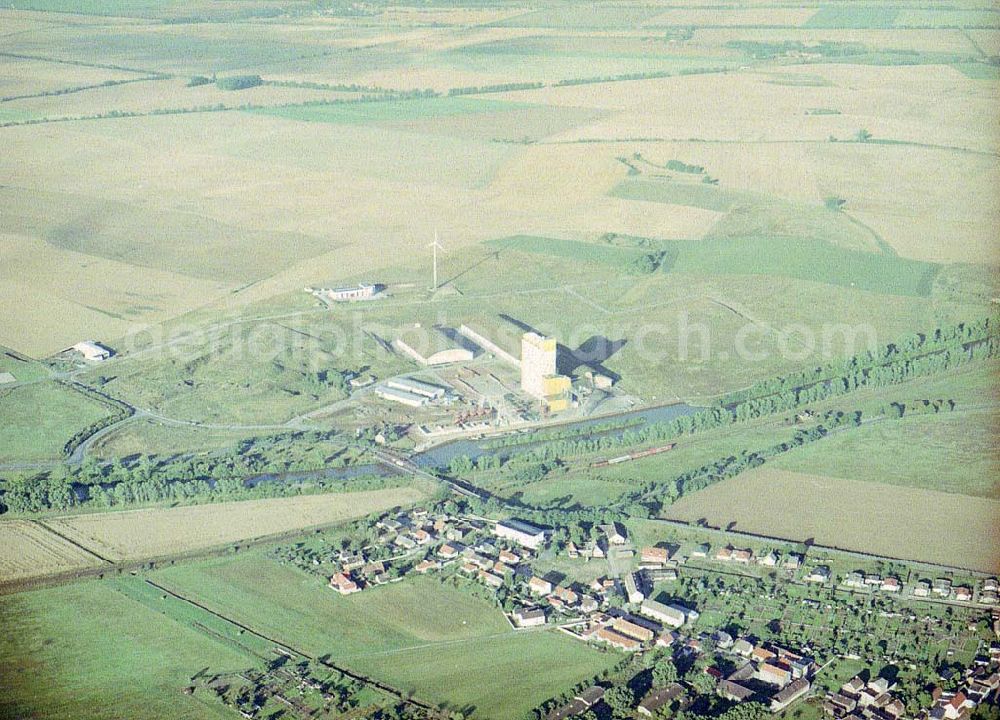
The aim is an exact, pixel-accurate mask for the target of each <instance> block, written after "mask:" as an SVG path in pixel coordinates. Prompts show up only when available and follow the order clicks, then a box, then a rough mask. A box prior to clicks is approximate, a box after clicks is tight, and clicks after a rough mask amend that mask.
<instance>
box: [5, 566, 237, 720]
mask: <svg viewBox="0 0 1000 720" xmlns="http://www.w3.org/2000/svg"><path fill="white" fill-rule="evenodd" d="M0 625H2V626H3V628H4V631H3V632H2V633H0V666H2V667H3V672H2V673H0V717H5V718H26V717H31V718H34V719H35V720H49V719H52V720H61V719H63V718H68V717H72V718H75V719H76V720H105V719H106V718H111V717H120V718H126V717H130V718H138V717H163V718H167V717H169V718H171V719H172V720H206V719H210V718H219V719H223V720H224V719H225V718H227V717H230V715H229V714H228V713H226V712H224V711H223V710H222V708H221V706H218V707H216V706H210V705H205V704H202V703H201V702H200V700H198V699H195V698H193V697H191V696H188V695H185V694H183V693H182V692H181V691H182V689H183V688H184V686H185V685H187V684H188V681H189V679H190V677H191V676H192V675H194V674H195V673H197V672H198V671H199V670H201V669H202V668H205V667H211V668H213V669H215V670H219V671H236V670H241V669H243V668H245V667H248V666H250V665H251V664H252V659H251V658H250V657H248V656H247V655H245V654H244V653H241V652H238V651H236V650H234V649H232V648H231V647H230V646H227V645H224V644H221V643H219V642H217V641H215V640H213V639H210V638H208V637H207V636H205V635H203V634H201V633H200V632H198V631H196V630H194V629H193V628H191V627H188V626H186V625H185V624H182V623H178V622H175V621H173V620H170V619H168V618H165V617H164V616H163V615H161V614H160V613H158V612H155V611H153V610H150V609H149V608H147V607H144V606H143V605H141V604H139V603H137V602H135V601H133V600H131V599H130V598H128V597H126V596H125V595H122V594H121V593H119V592H117V591H116V590H114V589H113V588H112V587H111V585H110V584H107V583H101V582H86V583H80V584H77V585H69V586H64V587H58V588H53V589H49V590H37V591H33V592H27V593H21V594H19V595H11V596H6V597H0ZM126 690H127V691H126Z"/></svg>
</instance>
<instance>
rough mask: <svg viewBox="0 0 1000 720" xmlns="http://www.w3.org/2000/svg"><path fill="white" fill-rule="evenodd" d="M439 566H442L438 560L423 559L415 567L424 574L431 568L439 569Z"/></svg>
mask: <svg viewBox="0 0 1000 720" xmlns="http://www.w3.org/2000/svg"><path fill="white" fill-rule="evenodd" d="M439 567H441V563H439V562H438V561H437V560H421V561H420V562H418V563H417V564H416V566H415V567H414V568H413V569H414V571H415V572H418V573H420V574H421V575H424V574H426V573H429V572H430V571H431V570H437V569H438V568H439Z"/></svg>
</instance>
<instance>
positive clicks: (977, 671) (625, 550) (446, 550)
mask: <svg viewBox="0 0 1000 720" xmlns="http://www.w3.org/2000/svg"><path fill="white" fill-rule="evenodd" d="M560 530H561V529H559V528H556V529H551V528H544V527H540V526H538V525H535V524H533V523H531V522H528V521H525V520H520V519H516V518H515V519H504V520H491V519H489V518H487V517H483V516H480V515H475V514H471V513H464V512H461V511H458V510H457V509H456V508H455V507H454V502H453V501H449V502H446V503H443V504H441V505H438V506H435V507H434V508H432V509H426V508H417V509H412V510H409V511H403V512H394V513H387V514H383V515H381V516H378V517H374V518H371V519H369V520H368V521H364V522H363V523H361V524H360V526H359V528H358V533H357V534H359V535H360V536H363V538H364V541H363V542H360V541H359V542H357V543H349V542H347V541H342V543H341V547H340V548H338V549H334V550H332V551H328V552H327V553H326V554H324V553H316V552H312V551H306V550H304V549H303V548H300V549H299V550H298V551H289V550H285V551H284V554H283V555H282V557H283V558H284V559H287V560H292V561H293V562H295V563H296V564H299V565H300V566H302V567H303V568H304V569H307V570H310V571H311V572H316V571H321V570H322V568H323V567H327V566H332V567H334V568H335V570H336V571H335V572H333V573H332V574H331V575H330V576H329V581H328V584H329V587H330V588H331V590H332V591H334V592H335V593H337V594H338V595H352V594H355V593H365V592H378V587H379V586H380V585H384V584H387V583H393V582H401V581H404V580H405V578H406V577H407V576H408V575H410V574H416V575H438V576H439V577H440V578H441V581H442V582H445V581H447V582H451V583H456V584H458V585H459V586H461V587H466V588H468V589H469V590H470V591H471V592H475V593H477V594H481V595H482V596H483V597H487V598H490V599H491V600H492V601H493V602H494V603H495V604H496V605H497V606H498V607H499V608H500V609H501V610H502V611H503V612H504V614H505V617H506V618H507V620H508V622H509V623H510V626H511V628H512V629H513V630H515V631H518V632H533V631H544V630H550V631H554V632H559V633H563V634H566V635H568V636H571V637H573V638H576V639H577V640H579V641H580V642H585V643H591V644H593V645H595V646H597V647H604V648H606V649H607V651H609V652H617V653H621V654H622V656H623V657H625V658H628V657H631V658H633V659H634V660H636V661H637V662H640V663H643V662H661V661H662V659H664V658H666V659H669V662H670V663H672V664H674V665H676V667H678V668H681V669H688V674H687V675H686V676H685V677H686V678H687V682H686V683H685V684H681V683H679V682H671V683H669V684H667V685H666V686H661V687H657V686H655V685H654V686H653V687H650V688H649V689H648V691H647V692H645V693H644V694H643V695H642V696H641V697H636V698H635V700H636V702H635V711H636V712H637V713H639V715H641V716H650V717H652V716H657V717H659V716H666V715H663V713H667V712H668V709H669V708H673V709H674V710H677V709H679V708H683V707H686V706H687V705H688V704H690V703H692V702H693V701H694V699H695V696H697V695H698V693H704V692H705V691H706V690H708V691H709V692H710V693H712V694H713V695H714V696H716V697H717V698H720V699H721V700H723V701H726V702H729V703H736V704H740V703H755V704H760V705H762V706H764V707H766V708H768V709H769V710H770V712H772V713H782V712H783V711H785V710H786V709H787V708H789V707H790V706H793V705H796V704H797V703H798V702H799V701H800V700H802V699H803V698H806V697H810V696H811V697H814V698H816V699H817V701H818V699H819V698H822V708H823V710H824V711H825V712H826V713H827V714H829V715H830V716H832V717H834V718H836V719H837V720H901V719H902V718H927V719H928V720H931V719H933V720H960V718H966V717H968V716H969V715H970V713H971V711H972V710H973V709H974V708H975V707H977V706H978V704H980V703H982V702H986V701H989V699H990V698H994V697H995V694H996V692H997V689H998V686H1000V675H998V674H997V661H998V660H1000V644H997V643H996V642H993V643H992V646H990V647H988V648H984V649H983V652H982V653H979V654H977V656H976V657H977V662H976V663H975V664H974V665H973V666H971V667H968V668H965V669H964V670H963V671H962V672H961V673H959V675H960V678H959V677H950V678H949V680H950V682H949V683H945V684H947V685H949V686H954V685H955V682H956V681H957V680H959V679H961V682H962V683H963V684H962V687H960V688H959V687H955V688H954V689H952V690H947V691H946V690H943V689H942V688H940V687H939V688H938V692H937V693H936V695H935V696H934V697H933V701H932V702H931V703H929V704H928V706H927V707H923V708H922V709H920V711H919V712H913V711H912V709H913V707H914V702H913V700H912V699H910V701H909V703H907V702H906V701H905V700H904V699H902V698H901V697H900V696H899V695H898V694H897V693H894V689H895V688H896V684H895V683H894V682H891V681H890V680H888V679H886V678H882V677H873V678H862V677H855V678H853V679H851V680H850V681H849V682H847V683H845V684H843V686H842V687H841V686H839V685H838V686H837V687H836V688H830V687H829V681H823V682H821V680H823V678H822V677H821V676H822V674H823V671H824V669H825V668H826V666H827V665H829V663H830V662H832V660H833V657H831V654H830V652H829V650H827V649H824V648H820V647H815V648H811V647H809V646H801V645H797V644H792V643H791V642H788V643H786V642H784V641H783V640H781V639H780V638H775V637H771V638H767V639H764V638H758V637H755V636H754V635H753V634H750V633H742V634H741V633H739V632H737V631H736V630H737V628H736V626H734V624H733V623H730V622H726V618H721V619H720V620H717V621H714V622H711V623H705V622H699V618H700V617H701V614H702V612H703V611H705V610H707V608H706V607H704V606H702V607H699V604H698V603H697V602H691V601H690V600H684V599H681V596H683V595H684V593H683V592H681V591H680V590H677V591H674V590H672V589H671V588H673V587H675V586H678V585H679V584H681V583H682V582H683V581H684V580H685V579H686V578H690V580H689V581H693V579H694V578H696V577H697V578H699V579H698V581H697V582H698V583H700V585H699V587H700V586H701V585H705V582H706V581H705V580H704V578H705V577H707V575H706V573H709V572H711V571H712V570H710V569H714V572H716V573H718V574H719V576H720V577H728V576H732V574H733V573H736V572H739V570H743V571H745V572H750V571H753V572H762V573H771V574H772V575H771V576H772V577H777V578H778V579H779V580H780V581H781V582H782V583H786V584H788V585H789V586H794V587H795V588H799V589H802V590H803V592H805V593H807V594H805V595H803V596H802V598H801V600H799V601H798V602H799V603H801V605H802V606H803V607H804V609H806V610H809V609H811V608H815V609H816V610H817V611H821V610H822V608H823V607H824V606H825V607H826V608H829V607H830V604H829V601H828V600H823V599H822V598H823V597H824V594H826V596H829V593H830V592H843V593H848V594H849V595H850V596H852V597H858V598H859V601H860V602H865V598H866V597H870V598H875V597H877V596H881V597H883V598H885V600H886V601H887V602H888V601H889V599H890V598H898V599H904V598H905V600H906V601H907V602H913V603H922V604H930V605H931V606H934V607H935V609H936V606H939V605H940V606H943V607H945V609H946V610H947V611H948V612H950V611H951V610H950V609H951V608H959V607H962V608H972V607H975V608H979V609H983V610H985V609H988V608H990V607H994V608H995V606H996V603H997V600H996V594H997V580H996V578H993V577H982V578H980V579H979V582H978V584H976V585H973V584H972V583H971V582H970V583H965V582H963V583H962V584H955V583H953V582H952V579H951V578H947V577H920V578H919V579H917V580H915V581H914V580H913V579H912V576H908V579H909V581H908V582H904V579H903V578H901V577H899V576H897V575H894V574H879V573H876V572H872V571H870V570H861V569H856V570H849V571H844V572H839V571H837V572H835V571H834V570H832V569H831V567H830V564H821V563H818V562H816V561H812V560H810V558H809V557H808V556H807V553H803V552H790V551H787V549H785V548H782V549H778V548H773V549H764V550H762V551H760V552H755V550H754V549H751V548H748V547H746V548H744V547H734V546H733V545H732V544H729V543H727V544H722V545H717V546H715V547H713V546H712V544H710V543H707V542H698V541H691V542H688V543H678V542H660V543H657V544H655V545H644V546H642V547H640V548H639V549H638V550H636V549H635V547H634V546H633V544H632V539H631V538H630V536H629V532H628V530H627V529H626V527H625V526H624V525H623V524H621V523H618V522H609V523H601V524H597V525H595V526H594V527H592V528H590V529H589V532H588V533H586V534H585V535H586V537H587V538H588V539H587V540H585V541H584V542H580V543H577V542H573V541H567V540H566V539H565V538H566V535H565V533H563V532H560ZM553 557H555V558H556V559H557V560H558V563H559V564H560V566H564V563H565V562H577V563H586V564H588V567H591V568H593V567H604V566H602V565H600V563H603V564H605V565H606V570H607V572H603V573H601V574H599V575H598V576H597V577H595V578H594V579H593V580H591V581H589V582H582V581H579V580H574V579H570V578H569V577H566V576H565V574H563V573H560V572H555V571H552V570H551V569H550V568H551V566H552V564H553V560H552V558H553ZM591 563H598V565H590V564H591ZM738 569H739V570H738ZM590 574H593V573H592V572H591V573H590ZM324 577H325V576H324ZM712 590H713V589H712V588H711V587H707V588H706V591H705V592H706V593H708V594H707V595H705V597H709V596H711V595H713V594H714V595H716V596H717V595H720V594H721V595H726V594H728V593H729V592H731V591H729V590H723V591H722V592H721V593H719V592H718V591H715V593H713V592H712ZM810 591H811V592H812V595H809V594H808V592H810ZM709 612H710V613H711V614H712V615H717V614H718V610H709ZM882 614H883V615H887V616H889V615H895V616H901V614H900V613H898V612H897V613H888V612H886V611H882ZM909 617H910V618H911V619H916V615H912V613H911V615H910V616H909ZM993 617H994V621H993V622H994V636H995V637H1000V635H996V632H997V630H1000V619H998V616H997V614H996V612H995V610H994V616H993ZM924 620H927V621H928V622H931V621H932V618H931V616H930V615H928V616H926V617H925V618H924ZM727 628H728V629H727ZM855 657H856V656H855ZM642 658H649V659H647V660H643V659H642ZM657 658H659V660H656V659H657ZM983 658H985V662H982V660H983ZM691 668H694V669H695V670H690V669H691ZM692 672H695V673H698V674H699V675H698V677H699V678H700V677H701V676H702V675H703V676H705V677H706V678H707V679H708V680H707V681H705V682H702V683H696V686H695V688H692V687H691V676H692ZM603 695H604V688H603V687H602V686H601V685H600V684H594V685H591V686H589V687H588V688H582V689H580V690H579V692H576V693H575V694H574V695H573V697H572V698H569V699H568V700H567V701H566V702H563V703H560V704H558V705H556V706H553V707H550V708H546V713H545V716H546V717H547V718H550V719H551V720H559V719H560V718H568V717H572V716H575V715H579V714H581V713H583V712H585V711H587V710H588V709H589V708H591V707H592V706H594V705H595V704H597V703H599V702H601V699H602V697H603ZM908 708H910V711H908Z"/></svg>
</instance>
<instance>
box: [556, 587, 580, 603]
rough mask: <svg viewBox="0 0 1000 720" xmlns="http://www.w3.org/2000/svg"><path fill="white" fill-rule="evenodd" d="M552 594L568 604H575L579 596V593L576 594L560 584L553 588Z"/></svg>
mask: <svg viewBox="0 0 1000 720" xmlns="http://www.w3.org/2000/svg"><path fill="white" fill-rule="evenodd" d="M552 594H553V595H555V596H556V597H557V598H559V599H560V600H562V601H563V602H564V603H566V604H567V605H569V606H573V605H576V604H577V603H578V602H580V596H579V595H577V594H576V593H575V592H573V591H572V590H570V589H569V588H567V587H562V586H561V585H560V586H558V587H557V588H556V589H555V590H553V591H552Z"/></svg>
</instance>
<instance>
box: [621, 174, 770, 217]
mask: <svg viewBox="0 0 1000 720" xmlns="http://www.w3.org/2000/svg"><path fill="white" fill-rule="evenodd" d="M610 194H611V196H612V197H617V198H622V199H623V200H641V201H644V202H658V203H669V204H671V205H685V206H687V207H696V208H701V209H702V210H714V211H716V212H727V211H728V210H730V209H732V207H733V206H734V205H736V204H737V203H748V202H751V201H753V200H754V196H753V195H752V194H749V193H745V192H736V191H733V190H726V189H725V188H719V187H716V186H715V185H709V184H707V183H693V182H657V181H655V180H636V179H630V180H626V181H624V182H621V183H619V184H618V185H616V186H615V187H614V189H612V190H611V193H610Z"/></svg>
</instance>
